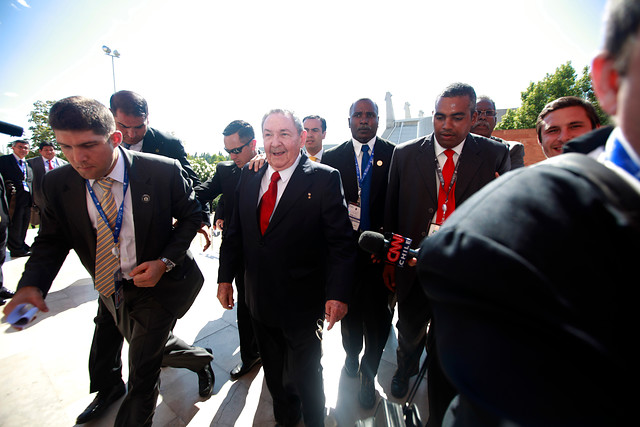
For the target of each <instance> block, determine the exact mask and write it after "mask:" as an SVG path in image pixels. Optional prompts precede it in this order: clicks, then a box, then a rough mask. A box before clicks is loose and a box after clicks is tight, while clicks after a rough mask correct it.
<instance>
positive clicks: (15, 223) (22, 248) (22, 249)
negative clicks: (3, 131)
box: [0, 139, 33, 258]
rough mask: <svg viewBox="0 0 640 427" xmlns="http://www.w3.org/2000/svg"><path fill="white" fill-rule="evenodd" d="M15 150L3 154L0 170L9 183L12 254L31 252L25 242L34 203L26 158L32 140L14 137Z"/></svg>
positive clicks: (20, 255) (18, 254)
mask: <svg viewBox="0 0 640 427" xmlns="http://www.w3.org/2000/svg"><path fill="white" fill-rule="evenodd" d="M11 149H12V150H13V153H12V154H7V155H5V156H2V157H0V174H2V177H3V179H4V182H5V185H6V186H7V196H8V197H7V201H8V203H9V216H10V218H11V220H10V223H9V228H8V238H7V248H8V249H9V253H10V255H11V257H12V258H17V257H22V256H28V255H30V254H31V252H30V250H29V249H30V248H29V245H27V244H26V243H25V242H24V239H25V237H26V236H27V229H28V228H29V219H30V218H31V204H32V203H33V198H32V192H33V186H32V183H33V171H32V170H31V166H29V164H28V163H27V161H26V160H25V159H24V158H25V157H26V156H27V154H28V153H29V142H28V141H25V140H23V139H19V140H17V141H13V142H12V144H11Z"/></svg>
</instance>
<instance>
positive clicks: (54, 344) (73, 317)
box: [0, 230, 428, 427]
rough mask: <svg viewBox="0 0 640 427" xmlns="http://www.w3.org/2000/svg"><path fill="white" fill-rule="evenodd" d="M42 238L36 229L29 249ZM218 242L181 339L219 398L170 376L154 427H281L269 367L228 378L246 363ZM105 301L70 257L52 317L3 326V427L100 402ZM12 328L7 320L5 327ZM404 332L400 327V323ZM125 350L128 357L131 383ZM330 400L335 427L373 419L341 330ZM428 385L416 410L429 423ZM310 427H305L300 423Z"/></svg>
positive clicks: (328, 373) (54, 417) (66, 422)
mask: <svg viewBox="0 0 640 427" xmlns="http://www.w3.org/2000/svg"><path fill="white" fill-rule="evenodd" d="M34 236H35V230H29V233H28V238H27V242H28V243H29V242H30V241H31V240H33V238H34ZM219 245H220V241H219V238H217V239H214V243H213V249H209V250H207V252H205V253H203V252H202V251H201V250H200V248H201V247H202V246H201V242H200V241H199V238H196V240H194V244H193V246H192V249H191V250H192V252H193V253H194V255H195V256H196V260H197V262H198V265H199V266H200V268H201V270H202V272H203V273H204V276H205V279H206V281H205V285H204V287H203V289H202V291H201V292H200V295H199V296H198V298H197V299H196V301H195V303H194V305H193V306H192V307H191V310H189V312H188V313H187V314H186V315H185V317H184V318H182V319H180V320H179V321H178V324H177V325H176V327H175V329H174V331H175V333H176V335H177V336H179V337H180V338H182V339H183V340H185V341H187V342H192V343H195V344H196V345H199V346H202V347H211V348H212V349H213V352H214V356H215V358H214V361H213V369H214V371H215V374H216V384H215V390H214V394H213V395H212V396H211V397H210V398H208V399H202V398H201V397H200V396H199V395H198V385H197V384H198V379H197V376H196V374H195V373H193V372H190V371H188V370H185V369H173V368H163V369H162V374H161V376H160V378H161V387H160V397H159V399H158V407H157V410H156V414H155V417H154V420H153V425H154V426H157V427H164V426H167V427H169V426H171V427H174V426H187V425H188V426H234V425H235V426H251V425H253V426H273V425H274V424H275V421H274V418H273V411H272V407H271V397H270V395H269V391H268V390H267V387H266V385H265V383H264V381H263V372H262V369H261V368H256V369H254V370H253V372H251V373H250V374H248V375H246V376H245V377H243V378H241V379H240V380H238V381H236V382H231V381H230V379H229V371H230V370H231V369H232V368H233V367H234V366H235V365H236V364H237V363H238V362H239V360H240V354H239V351H238V333H237V326H236V313H235V310H232V311H227V310H224V309H223V308H222V307H221V306H220V304H219V302H218V300H217V298H216V290H217V285H216V278H217V270H218V248H219ZM25 262H26V258H18V259H11V258H10V257H9V256H8V255H7V261H6V262H5V264H4V266H3V273H4V278H5V286H7V287H8V288H9V289H15V286H16V284H17V281H18V279H19V277H20V275H21V274H22V271H23V270H24V264H25ZM97 297H98V294H97V292H96V291H95V290H94V289H93V284H92V281H91V279H90V278H89V275H88V274H87V273H86V271H85V270H84V268H83V267H82V265H81V264H80V261H79V260H78V258H77V257H76V255H75V253H71V254H70V255H69V257H68V258H67V261H66V262H65V264H64V266H63V267H62V269H61V270H60V273H59V274H58V277H57V278H56V280H55V281H54V283H53V287H52V288H51V291H50V293H49V295H48V297H47V304H48V305H49V309H50V311H49V313H46V314H43V313H40V314H39V315H38V316H37V318H36V320H35V321H34V322H33V323H32V324H31V325H29V327H27V328H26V329H24V330H22V331H19V332H18V331H16V330H15V329H13V328H11V327H9V325H8V324H7V323H1V324H0V426H3V427H18V426H20V427H21V426H51V427H55V426H71V425H74V423H75V419H76V417H77V415H78V414H80V412H82V410H83V409H84V408H85V407H86V406H87V405H88V404H89V403H90V402H91V401H92V400H93V395H90V394H89V393H88V391H89V375H88V373H87V360H88V355H89V347H90V345H91V337H92V335H93V317H94V316H95V313H96V308H97V302H96V299H97ZM3 320H4V319H3ZM394 325H395V319H394ZM396 346H397V341H396V330H395V327H394V328H393V329H392V333H391V335H390V337H389V341H388V342H387V346H386V348H385V351H384V354H383V356H382V357H383V360H382V362H381V365H380V370H379V374H378V377H377V379H376V380H377V381H376V389H377V391H378V394H379V395H380V396H383V397H389V398H390V399H391V400H394V401H398V400H397V399H394V398H392V397H391V394H390V391H389V389H390V383H391V377H392V376H393V373H394V371H395V368H396V366H395V359H396V358H395V348H396ZM126 352H127V348H126V343H125V349H124V350H123V354H124V355H125V357H124V363H123V365H124V371H125V372H124V375H125V379H126V375H127V371H126V366H127V363H126V354H127V353H126ZM323 352H324V356H323V359H322V364H323V368H324V383H325V394H326V398H327V408H328V411H329V416H328V417H327V421H326V422H325V424H326V425H327V426H336V425H337V426H353V425H354V423H355V421H356V420H357V419H360V418H366V417H368V416H371V415H373V410H367V411H365V410H363V409H361V408H360V405H359V403H358V397H357V393H358V381H357V380H356V379H353V378H349V377H347V376H346V375H345V374H344V372H343V371H342V366H343V363H344V358H345V353H344V350H343V349H342V343H341V337H340V327H339V325H337V327H335V328H334V329H333V330H331V331H327V332H325V334H324V341H323ZM425 383H426V382H425V381H423V382H422V384H421V386H420V389H419V391H418V395H417V398H416V401H417V403H418V405H419V408H420V412H421V414H422V418H423V420H426V417H427V415H428V412H427V403H426V401H427V398H426V384H425ZM118 406H119V402H118V403H116V404H114V405H113V406H112V407H111V408H109V411H108V412H107V413H106V414H105V415H104V416H103V417H102V418H100V419H99V420H96V421H94V422H91V423H87V424H86V425H87V426H111V425H113V421H114V419H115V415H116V412H117V408H118ZM300 425H302V423H301V424H300Z"/></svg>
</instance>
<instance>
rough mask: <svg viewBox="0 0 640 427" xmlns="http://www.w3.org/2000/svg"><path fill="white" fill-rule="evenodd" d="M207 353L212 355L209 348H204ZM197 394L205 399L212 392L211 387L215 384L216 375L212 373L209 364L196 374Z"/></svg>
mask: <svg viewBox="0 0 640 427" xmlns="http://www.w3.org/2000/svg"><path fill="white" fill-rule="evenodd" d="M205 350H207V351H208V352H209V353H211V354H213V351H212V350H211V349H210V348H205ZM197 373H198V393H200V396H202V397H207V396H209V395H210V394H211V392H212V391H213V386H214V385H215V383H216V375H215V374H214V373H213V369H212V368H211V363H210V362H208V363H207V364H206V365H204V367H203V368H202V369H200V370H199V371H198V372H197Z"/></svg>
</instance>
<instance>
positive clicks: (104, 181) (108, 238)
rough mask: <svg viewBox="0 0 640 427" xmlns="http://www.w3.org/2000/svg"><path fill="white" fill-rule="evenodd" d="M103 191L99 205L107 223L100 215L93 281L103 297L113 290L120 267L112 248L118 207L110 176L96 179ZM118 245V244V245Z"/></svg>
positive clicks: (118, 259) (109, 294)
mask: <svg viewBox="0 0 640 427" xmlns="http://www.w3.org/2000/svg"><path fill="white" fill-rule="evenodd" d="M96 182H97V183H98V185H99V186H100V188H102V190H103V191H104V193H103V194H102V197H101V198H100V205H101V206H102V210H103V211H104V214H105V216H106V217H107V219H108V220H109V225H107V224H105V223H104V220H103V219H102V216H100V218H98V238H97V245H96V271H95V278H94V283H95V287H96V290H97V291H98V292H100V293H101V294H102V295H104V296H105V297H110V296H111V295H113V293H114V292H115V290H116V289H115V278H114V274H115V272H116V270H117V269H118V268H119V267H120V257H118V256H115V254H114V251H113V248H114V243H113V231H112V230H113V227H114V226H115V222H116V217H117V215H118V209H117V208H116V200H115V199H114V198H113V194H112V193H111V186H112V185H113V182H114V180H113V179H112V178H108V177H107V178H101V179H100V180H98V181H96ZM118 246H119V245H118Z"/></svg>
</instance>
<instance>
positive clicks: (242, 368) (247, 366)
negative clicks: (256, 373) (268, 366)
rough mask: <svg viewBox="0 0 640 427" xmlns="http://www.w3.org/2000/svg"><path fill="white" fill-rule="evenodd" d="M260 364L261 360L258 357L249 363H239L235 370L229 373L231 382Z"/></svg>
mask: <svg viewBox="0 0 640 427" xmlns="http://www.w3.org/2000/svg"><path fill="white" fill-rule="evenodd" d="M260 363H262V359H260V358H259V357H258V358H257V359H254V360H252V361H251V362H250V363H242V362H240V363H238V364H237V365H236V367H235V368H233V369H232V370H231V372H229V376H230V377H231V380H232V381H235V380H237V379H238V378H240V377H241V376H243V375H244V374H247V373H249V372H250V371H251V370H252V369H253V367H254V366H256V365H258V364H260Z"/></svg>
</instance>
